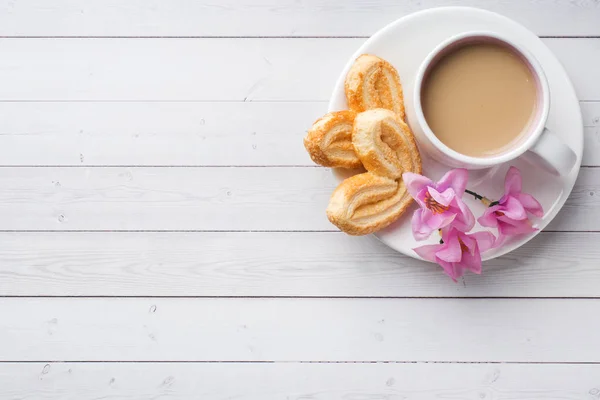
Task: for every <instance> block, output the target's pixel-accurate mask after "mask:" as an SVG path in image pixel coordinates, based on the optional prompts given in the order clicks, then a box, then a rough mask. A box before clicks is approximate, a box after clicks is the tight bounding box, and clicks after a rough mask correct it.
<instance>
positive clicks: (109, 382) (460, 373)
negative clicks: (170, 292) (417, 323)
mask: <svg viewBox="0 0 600 400" xmlns="http://www.w3.org/2000/svg"><path fill="white" fill-rule="evenodd" d="M599 375H600V367H598V365H543V364H541V365H540V364H521V365H515V364H504V365H500V364H431V363H427V364H426V363H416V364H396V363H386V364H383V363H379V364H372V363H369V364H360V363H359V364H357V363H344V364H342V363H335V364H314V363H302V364H300V363H284V364H282V363H277V364H273V363H264V364H248V363H243V364H242V363H145V364H133V363H26V364H24V363H3V364H0V384H1V385H0V396H2V397H5V398H23V397H25V398H36V399H38V398H39V399H57V400H58V399H60V400H65V399H68V400H91V399H95V400H100V399H107V398H108V399H113V398H114V399H127V400H129V399H152V398H162V399H165V398H167V399H178V400H188V399H197V398H200V399H217V400H225V399H241V400H264V399H293V400H301V399H311V400H313V399H314V400H347V399H361V400H379V399H390V400H397V399H407V400H428V399H435V398H452V399H455V398H456V399H464V400H481V399H482V398H483V399H497V398H509V399H515V400H531V399H548V400H565V399H569V400H593V399H596V398H597V394H598V393H599V392H600V389H599V388H598V386H599V385H598V376H599ZM549 377H551V379H549Z"/></svg>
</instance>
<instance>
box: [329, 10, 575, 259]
mask: <svg viewBox="0 0 600 400" xmlns="http://www.w3.org/2000/svg"><path fill="white" fill-rule="evenodd" d="M481 30H485V31H495V32H498V33H501V34H502V35H505V36H507V37H508V38H509V39H511V40H514V41H515V42H517V43H519V44H521V45H522V46H523V47H525V48H526V49H528V50H529V51H530V52H531V53H532V54H533V55H534V56H535V57H536V58H537V59H538V61H539V62H540V64H541V65H542V67H543V69H544V71H545V72H546V75H547V78H548V83H549V85H550V100H551V105H550V114H549V117H548V122H547V124H546V126H547V127H548V128H549V129H550V130H552V131H553V132H554V133H556V134H557V135H559V136H560V137H561V138H562V139H563V140H564V141H565V143H566V144H568V145H569V146H570V147H571V149H572V150H573V151H574V152H575V154H577V163H576V167H575V168H574V169H573V171H571V173H570V174H569V175H568V176H564V177H557V176H553V175H550V174H548V173H546V172H544V171H542V170H541V169H539V168H536V167H532V166H531V164H528V163H527V162H526V161H525V160H522V159H517V160H513V161H511V162H509V163H507V164H505V165H502V166H500V167H497V168H494V169H492V170H488V171H486V172H484V173H483V174H482V173H481V171H479V172H473V173H470V175H471V177H470V180H469V184H468V185H467V188H468V189H471V190H474V191H476V192H478V193H479V194H481V195H484V196H486V197H488V198H490V199H492V200H497V199H498V198H500V196H501V195H502V192H503V191H504V175H505V173H506V170H507V169H508V167H509V166H510V165H514V166H516V167H517V168H519V169H520V170H521V174H522V175H523V191H524V192H527V193H530V194H532V195H533V196H534V197H535V198H537V199H538V200H539V202H540V203H541V204H542V206H543V208H544V212H545V214H544V217H543V218H540V219H537V220H535V221H534V222H535V224H536V226H537V227H538V228H539V230H540V231H541V230H542V229H544V228H545V227H546V226H547V225H548V224H549V223H550V221H552V219H554V217H555V216H556V214H557V213H558V212H559V211H560V209H561V208H562V206H563V205H564V204H565V201H566V200H567V197H569V194H570V193H571V190H572V189H573V185H574V184H575V180H576V179H577V174H578V173H579V168H580V165H581V157H582V153H583V123H582V120H581V111H580V109H579V102H578V100H577V97H576V95H575V90H574V89H573V85H572V84H571V81H570V80H569V77H568V76H567V73H566V72H565V70H564V68H563V67H562V65H561V64H560V62H559V61H558V60H557V59H556V57H554V55H553V54H552V53H551V52H550V50H549V49H548V48H547V47H546V46H545V45H544V43H543V42H542V41H541V40H540V39H539V38H538V37H537V36H536V35H535V34H534V33H533V32H531V31H529V30H528V29H526V28H525V27H523V26H521V25H519V24H518V23H516V22H514V21H512V20H510V19H508V18H506V17H503V16H501V15H499V14H496V13H492V12H489V11H484V10H479V9H476V8H469V7H444V8H435V9H430V10H425V11H421V12H417V13H414V14H411V15H408V16H406V17H404V18H401V19H399V20H397V21H396V22H393V23H391V24H390V25H388V26H386V27H385V28H383V29H381V30H380V31H379V32H377V33H375V34H374V35H373V36H372V37H371V38H370V39H368V40H367V41H366V42H365V43H364V44H363V45H362V46H361V47H360V48H359V49H358V50H357V51H356V53H355V54H354V55H353V56H352V58H351V59H350V60H349V61H348V63H347V64H346V67H345V68H344V70H343V71H342V74H341V75H340V77H339V79H338V81H337V83H336V86H335V89H334V91H333V95H332V97H331V101H330V102H329V110H330V111H334V110H342V109H345V108H347V105H346V97H345V95H344V79H345V77H346V73H347V71H348V69H349V68H350V66H351V65H352V63H353V61H354V60H355V59H356V57H358V56H359V55H360V54H363V53H371V54H375V55H377V56H379V57H382V58H384V59H386V60H388V61H389V62H390V63H391V64H392V65H393V66H394V67H396V69H397V70H398V73H399V74H400V80H401V82H402V86H403V90H404V99H405V103H406V104H405V106H406V112H407V116H408V122H409V125H410V126H411V128H412V129H413V130H417V129H419V127H418V125H417V124H416V117H415V114H414V107H413V103H412V102H413V99H412V97H413V96H412V93H413V84H414V78H415V74H416V71H417V69H418V67H419V66H420V64H421V62H422V61H423V60H424V59H425V57H426V56H427V54H428V53H429V52H430V51H431V50H433V49H434V48H435V46H436V45H438V44H439V43H440V42H442V41H443V40H444V39H447V38H448V37H450V36H454V35H457V34H459V33H462V32H467V31H481ZM423 158H424V162H423V171H424V172H423V173H424V175H427V176H429V177H430V178H432V179H434V180H436V179H437V178H439V177H440V176H441V175H442V174H443V173H444V172H445V171H447V170H448V169H449V168H448V167H446V166H443V165H441V164H438V163H436V162H434V161H432V160H430V159H428V158H427V157H426V155H425V154H423ZM335 175H336V177H337V178H338V179H341V176H340V174H335ZM463 199H464V200H465V202H466V203H467V204H468V205H469V206H470V207H471V209H472V210H473V213H474V214H475V217H476V218H477V217H479V216H480V215H481V214H482V213H483V211H484V209H485V207H484V206H483V204H481V203H480V202H479V201H476V200H474V199H473V198H472V197H471V196H469V195H467V194H465V196H464V198H463ZM411 215H412V212H408V213H406V214H405V215H403V216H402V217H401V218H400V219H399V220H398V221H396V222H395V223H394V224H392V225H391V226H390V227H388V228H386V229H384V230H383V231H380V232H378V233H376V236H377V237H378V238H379V239H380V240H381V241H382V242H384V243H385V244H387V245H388V246H390V247H391V248H393V249H395V250H397V251H399V252H401V253H403V254H406V255H408V256H411V257H414V258H417V259H418V258H419V256H417V254H416V253H415V252H414V251H413V250H412V249H413V248H414V247H417V246H420V245H422V244H428V243H436V242H438V241H439V238H436V237H435V236H436V235H432V237H431V238H430V240H429V241H425V242H417V241H416V240H415V239H414V238H413V236H412V232H411V226H410V218H411ZM481 229H482V228H481V227H480V226H478V225H476V226H475V228H474V230H475V231H477V230H481ZM492 232H493V233H494V234H496V231H495V230H492ZM538 232H539V231H538ZM536 233H537V232H536ZM536 233H534V234H530V235H522V236H518V237H514V238H513V239H512V240H511V241H509V242H507V243H506V244H505V245H504V246H502V247H500V248H497V249H494V250H490V251H488V252H486V253H484V254H483V255H482V256H483V259H484V260H489V259H492V258H495V257H498V256H501V255H503V254H506V253H508V252H509V251H512V250H514V249H516V248H518V247H520V246H522V245H523V244H525V243H526V242H528V241H529V240H531V238H533V237H534V236H535V234H536Z"/></svg>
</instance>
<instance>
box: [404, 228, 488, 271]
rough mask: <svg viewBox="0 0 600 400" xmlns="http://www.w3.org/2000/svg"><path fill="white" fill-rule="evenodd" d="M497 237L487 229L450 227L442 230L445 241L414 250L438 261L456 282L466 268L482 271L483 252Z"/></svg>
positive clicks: (428, 258) (424, 256)
mask: <svg viewBox="0 0 600 400" xmlns="http://www.w3.org/2000/svg"><path fill="white" fill-rule="evenodd" d="M495 239H496V238H495V237H494V235H492V234H491V233H490V232H487V231H486V232H477V233H472V234H468V233H464V232H461V231H459V230H458V229H455V228H454V227H450V228H447V229H444V230H442V240H443V243H440V244H431V245H425V246H421V247H417V248H415V249H413V250H414V251H415V252H416V253H417V254H418V255H420V256H421V257H422V258H424V259H425V260H428V261H433V262H435V263H438V264H439V265H440V266H441V267H442V268H443V269H444V272H445V273H446V274H448V276H449V277H450V278H452V280H453V281H455V282H456V280H457V279H458V278H460V277H461V276H463V274H464V272H465V271H466V270H469V271H471V272H474V273H476V274H480V273H481V253H482V252H484V251H486V250H488V249H490V248H492V247H493V245H494V241H495Z"/></svg>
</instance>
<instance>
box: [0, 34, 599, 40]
mask: <svg viewBox="0 0 600 400" xmlns="http://www.w3.org/2000/svg"><path fill="white" fill-rule="evenodd" d="M370 37H371V36H369V35H334V36H331V35H290V36H282V35H267V36H261V35H247V36H235V35H215V36H211V35H183V36H177V35H148V36H133V35H132V36H114V35H89V36H78V35H71V36H65V35H52V36H43V35H2V36H0V39H368V38H370ZM538 37H539V38H540V39H600V35H558V36H555V35H540V36H538Z"/></svg>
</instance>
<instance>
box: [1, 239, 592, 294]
mask: <svg viewBox="0 0 600 400" xmlns="http://www.w3.org/2000/svg"><path fill="white" fill-rule="evenodd" d="M598 240H600V234H599V233H565V232H543V233H541V234H540V235H539V236H538V237H536V238H535V239H533V240H532V241H531V242H529V243H528V244H526V245H525V246H523V247H522V248H520V249H519V250H517V251H515V252H513V253H511V254H509V255H507V256H505V257H501V258H499V259H495V260H492V261H488V262H486V263H485V265H484V274H483V275H467V276H466V277H465V278H464V284H458V285H454V284H449V282H448V281H447V278H446V277H445V276H444V275H442V274H441V273H440V270H439V267H437V266H435V265H432V264H427V263H423V262H416V261H415V260H413V259H412V258H408V257H405V256H401V255H398V254H397V253H396V252H394V251H393V250H391V249H389V248H387V247H386V246H385V245H383V244H382V243H380V242H379V241H378V240H376V239H375V238H374V237H363V238H352V237H348V236H346V235H344V234H341V233H339V232H292V233H290V232H121V233H112V232H62V233H60V234H58V233H55V232H41V233H39V232H34V233H31V232H20V233H12V232H11V233H1V234H0V293H2V294H3V295H5V296H83V297H84V296H189V297H193V296H255V297H256V296H264V295H265V294H268V295H269V296H287V297H295V296H301V297H307V296H312V297H314V296H321V297H323V296H325V297H416V296H418V297H442V296H445V297H489V296H492V297H600V291H598V280H600V269H599V268H597V267H598V260H599V259H600V248H598V245H597V243H598ZM572 253H576V254H577V257H572V256H571V254H572Z"/></svg>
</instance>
